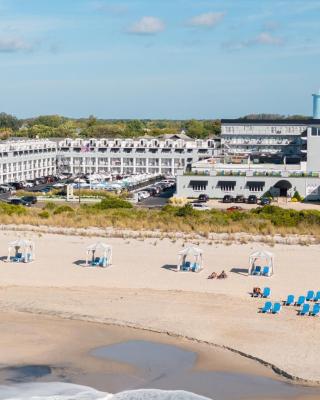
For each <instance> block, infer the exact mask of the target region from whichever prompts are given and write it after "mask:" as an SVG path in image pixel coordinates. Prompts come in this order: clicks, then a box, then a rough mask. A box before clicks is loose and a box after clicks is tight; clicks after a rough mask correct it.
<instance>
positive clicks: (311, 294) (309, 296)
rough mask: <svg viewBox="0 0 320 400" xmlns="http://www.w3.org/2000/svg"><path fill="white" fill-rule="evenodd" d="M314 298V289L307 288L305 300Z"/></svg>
mask: <svg viewBox="0 0 320 400" xmlns="http://www.w3.org/2000/svg"><path fill="white" fill-rule="evenodd" d="M313 299H314V291H313V290H309V291H308V293H307V297H306V300H307V301H312V300H313Z"/></svg>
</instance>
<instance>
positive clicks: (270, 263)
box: [249, 250, 274, 276]
mask: <svg viewBox="0 0 320 400" xmlns="http://www.w3.org/2000/svg"><path fill="white" fill-rule="evenodd" d="M249 264H250V266H249V275H254V271H255V269H256V267H257V266H259V267H260V268H265V267H269V272H268V273H267V274H265V275H266V276H271V275H273V273H274V254H273V253H271V252H270V251H267V250H258V251H254V252H253V253H251V254H250V257H249Z"/></svg>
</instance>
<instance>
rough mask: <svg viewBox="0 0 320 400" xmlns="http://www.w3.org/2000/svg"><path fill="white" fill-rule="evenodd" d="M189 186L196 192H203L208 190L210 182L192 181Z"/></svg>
mask: <svg viewBox="0 0 320 400" xmlns="http://www.w3.org/2000/svg"><path fill="white" fill-rule="evenodd" d="M189 186H191V187H192V190H193V191H195V192H203V191H204V190H207V186H208V181H190V184H189Z"/></svg>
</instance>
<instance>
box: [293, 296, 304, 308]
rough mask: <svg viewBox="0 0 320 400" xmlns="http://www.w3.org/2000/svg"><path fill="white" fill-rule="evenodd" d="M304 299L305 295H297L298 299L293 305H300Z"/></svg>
mask: <svg viewBox="0 0 320 400" xmlns="http://www.w3.org/2000/svg"><path fill="white" fill-rule="evenodd" d="M305 301H306V298H305V296H299V297H298V300H297V301H296V303H295V305H296V306H302V304H303V303H304V302H305Z"/></svg>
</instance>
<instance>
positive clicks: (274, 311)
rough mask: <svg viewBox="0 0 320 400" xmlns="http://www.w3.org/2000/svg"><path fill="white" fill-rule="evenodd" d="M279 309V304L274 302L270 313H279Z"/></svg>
mask: <svg viewBox="0 0 320 400" xmlns="http://www.w3.org/2000/svg"><path fill="white" fill-rule="evenodd" d="M280 311H281V304H280V303H274V305H273V307H272V311H271V312H272V314H279V312H280Z"/></svg>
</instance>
